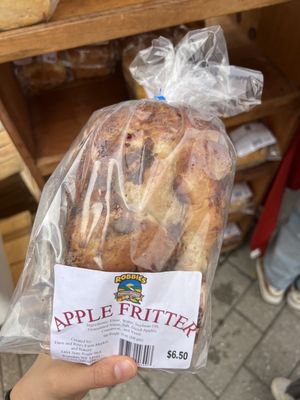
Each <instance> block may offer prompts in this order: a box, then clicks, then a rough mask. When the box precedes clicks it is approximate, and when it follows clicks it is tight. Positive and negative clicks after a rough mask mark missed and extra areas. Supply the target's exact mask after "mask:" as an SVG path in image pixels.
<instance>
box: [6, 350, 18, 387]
mask: <svg viewBox="0 0 300 400" xmlns="http://www.w3.org/2000/svg"><path fill="white" fill-rule="evenodd" d="M1 369H2V383H3V390H4V391H5V392H6V391H7V390H9V389H11V388H12V387H13V386H14V385H15V384H16V383H17V382H18V380H19V379H20V378H21V371H20V366H19V359H18V356H17V355H16V354H9V353H1Z"/></svg>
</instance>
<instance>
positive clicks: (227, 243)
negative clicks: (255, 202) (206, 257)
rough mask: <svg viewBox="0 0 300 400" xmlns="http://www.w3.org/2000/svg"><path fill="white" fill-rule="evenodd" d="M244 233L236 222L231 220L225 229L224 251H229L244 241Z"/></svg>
mask: <svg viewBox="0 0 300 400" xmlns="http://www.w3.org/2000/svg"><path fill="white" fill-rule="evenodd" d="M242 238H243V234H242V231H241V230H240V228H239V226H238V225H237V224H236V223H235V222H229V223H228V224H227V226H226V228H225V231H224V239H223V249H222V250H223V251H229V250H231V249H232V248H234V247H236V246H238V245H239V244H240V243H241V242H242Z"/></svg>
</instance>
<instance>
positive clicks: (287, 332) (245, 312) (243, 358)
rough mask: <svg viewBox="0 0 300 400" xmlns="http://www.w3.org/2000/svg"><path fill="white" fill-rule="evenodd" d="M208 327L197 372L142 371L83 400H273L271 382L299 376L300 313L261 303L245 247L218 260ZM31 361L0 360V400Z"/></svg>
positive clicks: (9, 356) (18, 358) (31, 358)
mask: <svg viewBox="0 0 300 400" xmlns="http://www.w3.org/2000/svg"><path fill="white" fill-rule="evenodd" d="M212 327H213V339H212V342H211V346H210V350H209V357H208V363H207V366H206V368H204V369H202V370H200V371H199V373H197V374H195V375H193V374H186V373H185V374H168V373H164V372H161V371H149V370H148V371H140V372H139V374H138V376H137V377H136V378H135V379H133V380H132V381H130V382H129V383H125V384H122V385H119V386H116V387H113V388H110V389H97V390H93V391H90V392H89V394H88V395H87V396H86V397H85V400H103V399H105V400H119V399H120V398H122V400H140V399H143V400H157V399H162V400H182V399H188V400H215V399H221V400H271V399H273V397H272V395H271V393H270V389H269V388H270V383H271V381H272V379H273V378H274V377H276V376H285V377H291V378H292V379H293V378H296V377H300V313H297V312H295V311H292V310H291V309H289V308H288V307H287V306H286V305H280V306H271V305H268V304H266V303H264V302H263V301H262V300H261V298H260V295H259V291H258V285H257V280H256V274H255V266H254V262H253V261H252V260H250V259H249V250H248V248H247V246H246V245H245V246H243V247H241V248H240V249H238V250H236V251H234V252H232V253H230V254H227V255H226V256H225V257H222V258H221V260H220V263H219V266H218V269H217V272H216V276H215V280H214V285H213V310H212ZM34 359H35V356H33V355H15V354H3V353H2V354H1V355H0V360H1V369H0V399H2V396H3V391H6V390H8V389H10V388H11V387H12V386H13V385H14V384H15V382H17V381H18V379H19V378H20V377H21V376H22V375H23V374H24V373H25V372H26V371H27V369H28V368H29V367H30V365H31V364H32V363H33V361H34Z"/></svg>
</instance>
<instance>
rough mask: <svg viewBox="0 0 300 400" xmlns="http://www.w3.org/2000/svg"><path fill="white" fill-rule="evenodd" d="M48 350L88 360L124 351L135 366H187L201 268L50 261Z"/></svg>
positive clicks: (197, 302) (192, 335) (90, 361)
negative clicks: (101, 267)
mask: <svg viewBox="0 0 300 400" xmlns="http://www.w3.org/2000/svg"><path fill="white" fill-rule="evenodd" d="M54 271H55V284H54V299H53V315H52V321H51V354H52V356H53V357H54V358H60V359H64V360H67V361H73V362H80V363H84V364H92V363H93V362H95V361H98V360H100V359H101V358H103V357H107V356H111V355H117V354H123V355H128V356H130V357H132V358H134V359H135V360H136V361H137V364H138V365H139V366H140V367H147V368H179V369H186V368H189V366H190V364H191V359H192V352H193V346H194V341H195V334H196V331H197V319H198V313H199V303H200V292H201V279H202V275H201V273H200V272H189V271H184V272H183V271H178V272H177V271H176V272H160V273H143V274H142V273H134V272H128V273H114V272H103V271H94V270H89V269H83V268H74V267H67V266H63V265H55V269H54Z"/></svg>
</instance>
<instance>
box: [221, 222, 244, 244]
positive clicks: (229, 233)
mask: <svg viewBox="0 0 300 400" xmlns="http://www.w3.org/2000/svg"><path fill="white" fill-rule="evenodd" d="M241 234H242V232H241V230H240V228H239V227H238V226H237V224H235V223H234V222H230V223H229V224H227V226H226V228H225V231H224V240H225V239H229V238H232V237H234V236H240V235H241Z"/></svg>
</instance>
